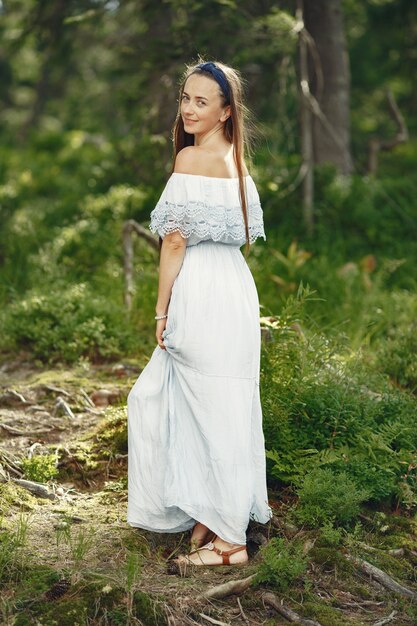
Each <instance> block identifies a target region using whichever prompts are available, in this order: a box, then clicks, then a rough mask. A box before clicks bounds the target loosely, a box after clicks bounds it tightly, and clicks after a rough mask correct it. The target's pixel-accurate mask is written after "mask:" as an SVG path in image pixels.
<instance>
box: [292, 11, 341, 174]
mask: <svg viewBox="0 0 417 626" xmlns="http://www.w3.org/2000/svg"><path fill="white" fill-rule="evenodd" d="M304 23H305V27H306V29H307V31H308V32H309V33H310V35H311V36H312V37H313V39H314V42H315V45H316V47H317V51H318V55H319V57H320V63H321V69H322V74H323V79H324V80H323V89H320V87H319V85H318V81H317V79H316V73H317V70H316V69H315V68H314V65H313V63H310V68H309V69H310V80H309V83H310V88H311V91H312V93H313V95H314V96H315V98H316V99H317V100H318V103H319V105H320V108H321V111H322V113H323V114H324V116H325V117H326V118H327V122H328V124H330V125H331V127H332V128H333V131H334V132H332V133H329V128H326V126H327V125H325V124H323V121H322V120H321V119H320V117H318V116H315V118H314V123H313V140H314V158H315V162H316V163H325V162H331V163H333V164H334V165H335V166H336V168H337V169H338V171H339V172H341V173H342V174H349V173H350V172H351V171H352V157H351V154H350V121H349V93H350V73H349V58H348V52H347V48H346V39H345V35H344V29H343V14H342V0H304ZM319 90H320V92H321V93H319ZM336 139H337V140H336Z"/></svg>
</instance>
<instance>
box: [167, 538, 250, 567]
mask: <svg viewBox="0 0 417 626" xmlns="http://www.w3.org/2000/svg"><path fill="white" fill-rule="evenodd" d="M176 561H177V562H178V564H179V565H243V564H244V563H246V562H247V561H248V553H247V551H246V545H240V544H236V543H228V542H227V541H223V539H220V537H216V539H215V540H214V542H211V541H210V542H209V543H207V544H205V545H203V546H201V547H200V548H196V549H195V550H192V551H191V552H190V553H189V554H187V555H182V556H180V557H178V559H176Z"/></svg>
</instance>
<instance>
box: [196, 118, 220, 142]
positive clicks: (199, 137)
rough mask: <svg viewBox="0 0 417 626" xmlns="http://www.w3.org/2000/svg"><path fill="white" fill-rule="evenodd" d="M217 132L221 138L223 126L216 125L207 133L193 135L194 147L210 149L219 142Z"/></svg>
mask: <svg viewBox="0 0 417 626" xmlns="http://www.w3.org/2000/svg"><path fill="white" fill-rule="evenodd" d="M219 132H220V133H221V136H222V138H223V124H218V125H217V126H215V127H214V128H212V129H211V130H209V131H208V132H207V133H201V134H197V133H196V134H195V135H194V145H195V146H203V145H204V146H206V147H210V146H212V145H214V144H217V143H218V142H219V139H220V138H219V136H218V135H219Z"/></svg>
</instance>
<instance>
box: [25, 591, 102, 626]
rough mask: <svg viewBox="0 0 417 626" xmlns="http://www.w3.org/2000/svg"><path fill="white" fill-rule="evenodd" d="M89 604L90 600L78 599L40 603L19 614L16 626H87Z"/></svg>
mask: <svg viewBox="0 0 417 626" xmlns="http://www.w3.org/2000/svg"><path fill="white" fill-rule="evenodd" d="M89 602H90V600H89V599H88V598H78V599H77V598H73V597H72V598H71V599H65V598H64V599H62V600H56V601H51V602H47V601H39V602H36V603H34V604H32V605H31V606H30V607H28V609H27V610H26V612H24V613H23V612H21V613H20V612H19V614H18V615H17V616H16V618H15V622H14V626H26V625H27V624H38V625H39V626H85V624H86V622H87V617H88V614H89ZM91 608H92V609H93V608H94V607H93V606H92V607H91ZM28 620H30V621H28Z"/></svg>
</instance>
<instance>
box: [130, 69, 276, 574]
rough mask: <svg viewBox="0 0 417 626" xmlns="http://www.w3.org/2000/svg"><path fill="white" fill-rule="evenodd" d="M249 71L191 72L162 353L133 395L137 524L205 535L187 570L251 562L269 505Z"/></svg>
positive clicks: (161, 211) (169, 230)
mask: <svg viewBox="0 0 417 626" xmlns="http://www.w3.org/2000/svg"><path fill="white" fill-rule="evenodd" d="M244 112H245V108H244V105H243V102H242V85H241V81H240V79H239V75H238V73H237V72H236V71H235V70H234V69H232V68H230V67H228V66H227V65H224V64H222V63H211V62H210V63H200V64H198V65H194V66H192V67H189V68H188V69H187V71H186V73H185V76H184V80H183V82H182V85H181V88H180V104H179V111H178V115H177V119H176V122H175V127H174V144H175V155H176V157H175V163H174V169H173V173H172V174H171V176H170V178H169V180H168V182H167V184H166V187H165V189H164V191H163V193H162V196H161V198H160V199H159V201H158V203H157V205H156V207H155V209H154V210H153V211H152V213H151V224H150V228H151V230H152V231H153V232H157V233H158V234H159V236H160V238H161V240H162V243H161V253H160V266H159V287H158V299H157V303H156V316H155V319H156V320H157V322H156V339H157V342H158V346H156V348H155V350H154V352H153V354H152V356H151V359H150V361H149V363H148V364H147V365H146V367H145V369H144V370H143V371H142V373H141V375H140V376H139V378H138V380H137V381H136V384H135V385H134V387H133V388H132V390H131V391H130V394H129V397H128V435H129V470H128V496H129V497H128V517H127V520H128V523H129V524H131V525H132V526H137V527H140V528H144V529H147V530H151V531H154V532H180V531H185V530H188V529H191V528H192V529H193V531H192V536H191V548H192V549H191V551H190V553H189V554H188V555H183V556H181V557H179V559H178V561H179V562H185V563H192V564H195V565H222V564H230V565H234V564H240V563H245V562H246V561H247V559H248V555H247V552H246V528H247V525H248V522H249V519H254V520H256V521H258V522H261V523H265V522H267V521H268V520H269V519H270V517H271V509H270V507H269V506H268V499H267V490H266V475H265V451H264V436H263V431H262V411H261V404H260V397H259V366H260V326H259V301H258V294H257V290H256V286H255V283H254V280H253V277H252V274H251V272H250V270H249V267H248V265H247V263H246V260H245V257H244V256H243V254H242V252H241V250H240V247H241V246H242V245H243V244H245V243H246V250H248V248H249V245H250V244H251V243H253V242H254V241H255V239H256V238H257V237H263V238H264V239H265V234H264V228H263V216H262V209H261V206H260V202H259V195H258V192H257V190H256V187H255V183H254V182H253V180H252V178H251V176H250V175H249V174H248V172H247V169H246V166H245V163H244V147H245V145H244V144H245V132H244Z"/></svg>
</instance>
